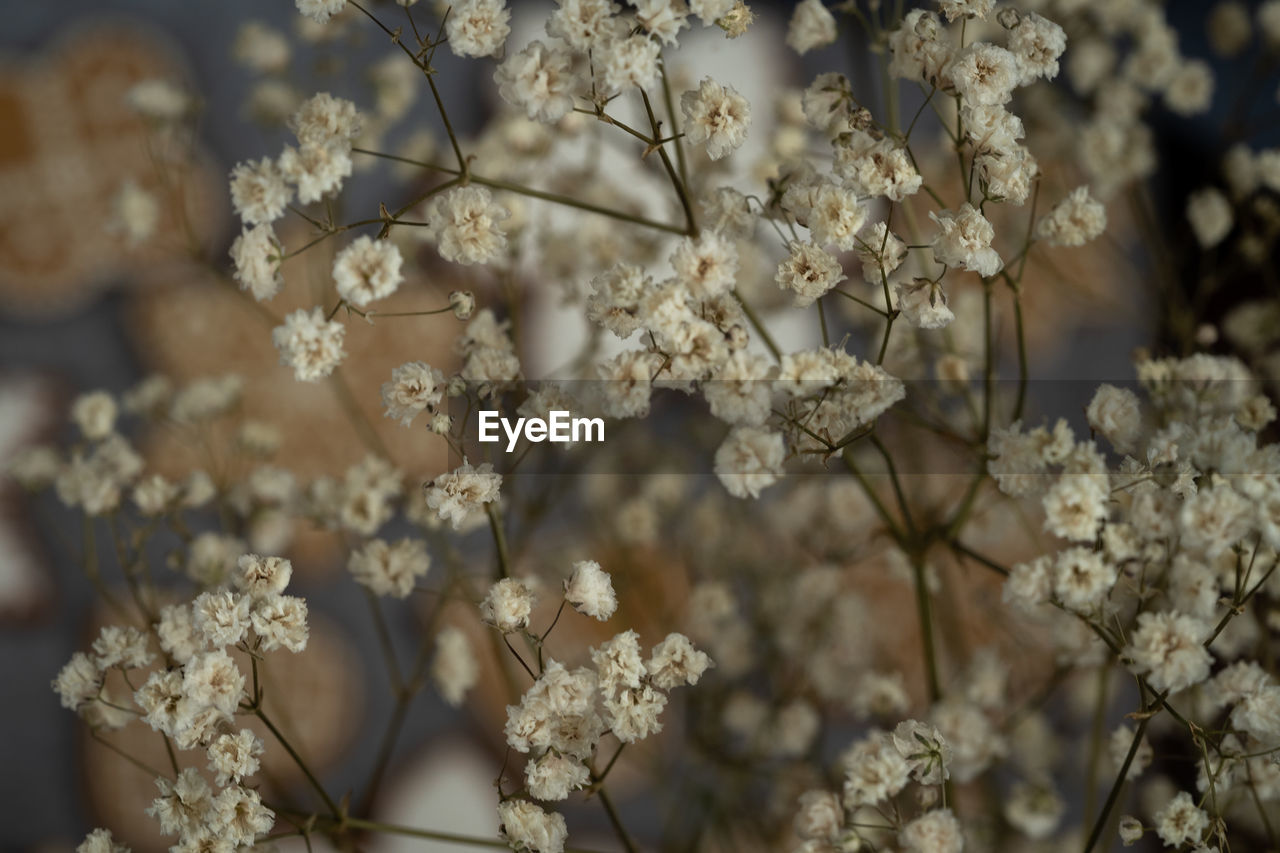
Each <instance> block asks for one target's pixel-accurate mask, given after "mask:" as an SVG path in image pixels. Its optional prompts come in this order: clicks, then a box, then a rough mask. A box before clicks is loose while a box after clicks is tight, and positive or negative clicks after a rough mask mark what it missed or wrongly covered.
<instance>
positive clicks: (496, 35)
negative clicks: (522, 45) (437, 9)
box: [445, 0, 511, 56]
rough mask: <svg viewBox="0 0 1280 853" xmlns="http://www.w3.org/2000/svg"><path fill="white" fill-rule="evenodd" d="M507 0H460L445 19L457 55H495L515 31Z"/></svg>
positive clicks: (453, 5) (452, 47)
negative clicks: (512, 26) (513, 30)
mask: <svg viewBox="0 0 1280 853" xmlns="http://www.w3.org/2000/svg"><path fill="white" fill-rule="evenodd" d="M510 21H511V13H510V12H509V11H508V10H507V4H506V3H505V2H504V0H456V2H454V3H453V4H452V6H451V7H450V9H449V16H448V17H447V18H446V19H445V33H446V34H447V35H448V37H449V49H450V50H452V51H453V52H454V55H456V56H494V55H496V54H497V53H498V52H499V51H501V50H502V45H503V43H504V42H506V40H507V36H508V35H509V34H510V33H511V25H510Z"/></svg>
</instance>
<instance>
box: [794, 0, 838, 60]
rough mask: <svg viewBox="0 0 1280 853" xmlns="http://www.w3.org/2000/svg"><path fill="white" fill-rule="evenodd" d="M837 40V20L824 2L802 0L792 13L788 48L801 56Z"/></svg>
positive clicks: (820, 0) (819, 0)
mask: <svg viewBox="0 0 1280 853" xmlns="http://www.w3.org/2000/svg"><path fill="white" fill-rule="evenodd" d="M835 40H836V19H835V16H834V15H832V14H831V12H829V11H828V10H827V7H826V6H824V5H823V4H822V0H801V2H800V3H797V4H796V7H795V9H794V10H792V12H791V23H790V24H789V25H788V26H787V46H788V47H790V48H791V49H792V50H794V51H795V52H796V53H799V54H801V55H803V54H806V53H808V52H809V51H811V50H814V49H816V48H820V47H825V46H827V45H829V44H831V43H832V42H834V41H835Z"/></svg>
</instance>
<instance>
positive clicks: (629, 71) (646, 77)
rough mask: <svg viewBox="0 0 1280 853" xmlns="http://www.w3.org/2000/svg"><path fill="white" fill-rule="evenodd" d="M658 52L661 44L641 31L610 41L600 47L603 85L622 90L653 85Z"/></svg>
mask: <svg viewBox="0 0 1280 853" xmlns="http://www.w3.org/2000/svg"><path fill="white" fill-rule="evenodd" d="M661 54H662V48H661V46H660V45H659V44H658V43H657V42H656V41H654V40H653V39H651V38H649V37H647V36H644V35H640V34H636V35H632V36H628V37H626V38H620V39H615V40H614V41H612V42H609V43H608V44H607V45H605V46H604V48H603V49H602V50H601V51H600V55H599V60H598V61H599V63H600V66H599V68H600V71H601V73H602V74H603V77H604V85H605V88H606V89H607V90H608V91H610V92H621V91H623V90H625V89H629V88H631V87H639V88H641V89H648V88H650V87H652V86H653V85H654V84H655V83H657V82H658V75H659V72H660V69H659V66H658V58H659V56H661ZM594 56H595V54H593V61H594Z"/></svg>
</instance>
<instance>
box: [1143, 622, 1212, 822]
mask: <svg viewBox="0 0 1280 853" xmlns="http://www.w3.org/2000/svg"><path fill="white" fill-rule="evenodd" d="M1210 631H1211V628H1210V626H1209V625H1208V624H1206V623H1205V622H1202V621H1201V620H1199V619H1196V618H1194V617H1192V616H1187V615H1185V614H1182V613H1175V612H1166V613H1139V614H1138V627H1137V629H1136V630H1135V631H1134V632H1133V633H1132V635H1131V636H1130V639H1129V645H1128V646H1126V647H1125V650H1124V653H1125V657H1126V658H1128V659H1129V661H1130V664H1129V668H1130V669H1132V670H1133V671H1134V672H1136V673H1138V674H1139V675H1142V674H1145V675H1146V676H1147V680H1148V681H1149V682H1150V683H1151V686H1152V687H1153V688H1155V689H1156V690H1168V691H1170V692H1171V693H1177V692H1178V691H1180V690H1184V689H1186V688H1188V687H1191V686H1192V685H1194V684H1199V683H1200V682H1201V681H1204V680H1205V679H1206V678H1208V677H1209V665H1210V664H1211V663H1212V661H1213V659H1212V658H1211V657H1210V656H1209V652H1208V650H1207V649H1205V647H1204V646H1203V645H1202V644H1203V642H1204V641H1205V639H1207V638H1208V636H1209V633H1210ZM1162 837H1163V836H1162Z"/></svg>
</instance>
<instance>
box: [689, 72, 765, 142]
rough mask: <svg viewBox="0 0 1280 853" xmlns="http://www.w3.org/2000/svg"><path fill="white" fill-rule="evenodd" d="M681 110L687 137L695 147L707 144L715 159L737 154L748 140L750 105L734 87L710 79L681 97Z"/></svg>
mask: <svg viewBox="0 0 1280 853" xmlns="http://www.w3.org/2000/svg"><path fill="white" fill-rule="evenodd" d="M680 109H681V111H682V112H683V113H684V125H683V127H684V130H685V136H686V138H687V139H688V140H689V141H690V142H692V143H693V144H694V145H701V144H704V143H705V144H706V146H707V156H709V157H710V158H711V159H712V160H719V159H720V158H722V157H724V156H725V155H727V154H729V153H730V152H732V151H735V150H736V149H738V148H739V147H740V146H741V145H742V143H743V142H745V141H746V139H747V128H748V127H749V126H750V125H751V105H750V104H749V103H747V99H746V98H744V97H742V96H741V95H739V94H738V92H737V90H735V89H734V88H733V87H732V86H722V85H721V84H719V83H717V82H715V81H714V80H712V79H711V78H710V77H708V78H706V79H704V80H703V81H702V83H701V84H700V85H699V86H698V88H697V89H696V90H693V91H689V92H685V93H684V94H683V95H681V96H680Z"/></svg>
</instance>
